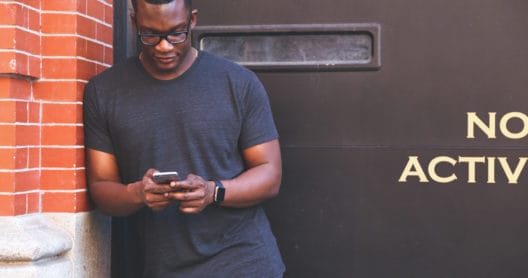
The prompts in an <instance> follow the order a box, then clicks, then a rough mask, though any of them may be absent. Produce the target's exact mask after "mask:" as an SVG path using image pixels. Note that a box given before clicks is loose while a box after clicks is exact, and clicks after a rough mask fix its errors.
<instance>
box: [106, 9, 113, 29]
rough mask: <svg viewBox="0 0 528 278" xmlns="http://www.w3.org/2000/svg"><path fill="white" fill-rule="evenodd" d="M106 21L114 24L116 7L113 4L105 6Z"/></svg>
mask: <svg viewBox="0 0 528 278" xmlns="http://www.w3.org/2000/svg"><path fill="white" fill-rule="evenodd" d="M104 22H105V23H108V24H110V25H112V26H113V25H114V9H113V6H105V17H104Z"/></svg>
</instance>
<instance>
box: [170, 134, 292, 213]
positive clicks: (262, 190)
mask: <svg viewBox="0 0 528 278" xmlns="http://www.w3.org/2000/svg"><path fill="white" fill-rule="evenodd" d="M242 156H243V158H244V161H245V163H246V168H247V170H246V171H244V172H243V173H242V174H240V175H239V176H237V177H235V178H233V179H231V180H222V183H223V184H224V187H225V190H226V194H225V199H224V201H223V202H222V204H221V205H222V206H225V207H234V208H242V207H249V206H253V205H256V204H259V203H261V202H263V201H265V200H267V199H269V198H272V197H274V196H276V195H277V194H278V193H279V188H280V183H281V179H282V160H281V154H280V145H279V140H278V139H276V140H272V141H269V142H266V143H262V144H259V145H255V146H253V147H249V148H247V149H245V150H244V151H243V152H242ZM171 186H173V187H175V188H178V189H183V190H181V191H177V192H172V193H167V195H166V196H168V197H169V198H170V199H173V200H178V201H180V210H181V211H182V212H184V213H199V212H201V211H202V210H203V209H204V208H205V207H207V206H208V205H209V204H211V203H212V202H213V194H214V193H213V192H214V187H215V183H214V181H205V180H203V179H202V178H201V177H199V176H196V175H193V174H190V175H189V176H188V177H187V178H186V179H185V180H183V181H177V182H172V183H171Z"/></svg>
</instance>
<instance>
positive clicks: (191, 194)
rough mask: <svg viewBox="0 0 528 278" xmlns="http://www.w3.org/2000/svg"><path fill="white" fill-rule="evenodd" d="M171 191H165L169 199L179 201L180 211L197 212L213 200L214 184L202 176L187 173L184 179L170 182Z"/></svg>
mask: <svg viewBox="0 0 528 278" xmlns="http://www.w3.org/2000/svg"><path fill="white" fill-rule="evenodd" d="M170 186H171V188H172V192H167V193H165V197H166V198H168V199H169V200H171V201H179V202H180V211H181V212H183V213H188V214H197V213H200V212H201V211H202V210H204V209H205V208H206V207H207V206H208V205H209V204H211V203H212V202H213V195H214V188H215V184H214V182H212V181H206V180H204V179H203V178H202V177H200V176H197V175H193V174H189V175H188V176H187V178H186V179H185V180H182V181H173V182H171V183H170Z"/></svg>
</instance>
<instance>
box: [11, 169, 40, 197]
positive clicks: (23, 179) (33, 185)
mask: <svg viewBox="0 0 528 278" xmlns="http://www.w3.org/2000/svg"><path fill="white" fill-rule="evenodd" d="M39 172H40V170H30V171H22V172H16V173H15V190H16V192H23V191H30V190H36V189H39V187H40V173H39Z"/></svg>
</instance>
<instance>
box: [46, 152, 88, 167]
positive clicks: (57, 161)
mask: <svg viewBox="0 0 528 278" xmlns="http://www.w3.org/2000/svg"><path fill="white" fill-rule="evenodd" d="M82 165H84V149H80V148H79V149H70V148H48V147H45V148H42V167H45V168H48V167H50V168H77V167H79V166H82Z"/></svg>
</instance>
